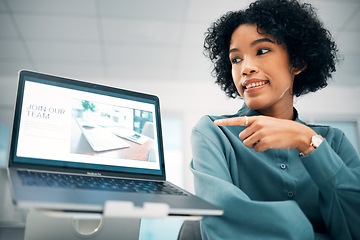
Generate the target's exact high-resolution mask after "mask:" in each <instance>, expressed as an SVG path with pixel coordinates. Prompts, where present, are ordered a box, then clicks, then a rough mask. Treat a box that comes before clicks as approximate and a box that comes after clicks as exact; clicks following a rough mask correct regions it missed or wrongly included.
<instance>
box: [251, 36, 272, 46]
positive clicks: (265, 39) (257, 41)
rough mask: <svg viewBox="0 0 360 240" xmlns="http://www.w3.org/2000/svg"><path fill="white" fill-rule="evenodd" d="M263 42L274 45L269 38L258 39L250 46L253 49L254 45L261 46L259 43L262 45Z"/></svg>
mask: <svg viewBox="0 0 360 240" xmlns="http://www.w3.org/2000/svg"><path fill="white" fill-rule="evenodd" d="M262 42H270V43H274V41H272V40H271V39H269V38H260V39H257V40H255V41H253V42H252V43H251V44H250V46H251V47H252V46H254V45H256V44H259V43H262Z"/></svg>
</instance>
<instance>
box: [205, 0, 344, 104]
mask: <svg viewBox="0 0 360 240" xmlns="http://www.w3.org/2000/svg"><path fill="white" fill-rule="evenodd" d="M242 24H256V26H257V28H258V32H259V33H260V29H261V32H264V31H265V32H266V33H268V34H270V35H272V36H273V37H275V39H277V42H278V43H279V44H280V43H284V44H285V45H286V47H287V51H288V54H289V61H290V63H291V64H292V65H293V67H295V68H299V69H301V68H303V67H305V66H306V68H305V70H304V71H302V72H301V73H300V74H298V75H296V76H295V79H294V83H293V92H292V94H293V95H295V96H297V97H299V96H301V95H304V94H306V93H309V92H315V91H317V90H319V89H322V88H324V87H326V86H327V85H328V83H327V81H328V79H329V78H331V75H332V73H333V72H335V70H336V68H335V64H336V62H337V61H338V58H337V46H336V44H335V42H334V41H333V40H332V36H331V34H330V32H329V31H327V30H326V29H325V28H324V27H323V24H322V23H321V22H320V21H319V19H318V18H317V14H316V13H315V12H314V10H313V8H312V7H311V5H310V4H306V3H304V4H301V3H299V2H298V1H296V0H259V1H256V2H254V3H252V4H250V6H249V8H248V9H246V10H240V11H236V12H228V13H226V14H225V15H223V16H222V17H221V18H220V19H218V20H217V21H216V22H214V23H213V24H212V25H211V27H210V28H208V30H207V32H206V37H205V41H204V54H205V56H207V57H209V58H210V60H211V61H212V62H213V63H214V69H213V71H212V74H213V76H214V77H215V78H216V81H215V83H217V84H219V85H220V86H221V89H222V90H224V91H225V93H226V95H228V96H229V97H232V98H236V97H237V96H239V93H238V92H237V89H236V87H235V85H234V83H233V79H232V75H231V63H230V60H229V46H230V40H231V36H232V34H233V32H234V31H235V29H236V28H237V27H238V26H240V25H242Z"/></svg>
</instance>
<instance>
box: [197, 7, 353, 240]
mask: <svg viewBox="0 0 360 240" xmlns="http://www.w3.org/2000/svg"><path fill="white" fill-rule="evenodd" d="M204 46H205V52H206V53H207V55H208V56H209V58H210V59H211V60H212V61H213V62H214V73H215V76H216V82H217V83H218V84H219V85H220V86H221V88H222V89H223V90H224V91H225V93H226V94H227V95H228V96H230V97H237V96H240V97H241V98H242V99H243V100H244V102H245V103H244V105H243V107H242V108H241V109H240V110H239V111H238V112H237V113H236V114H234V115H227V116H204V117H203V118H201V119H200V121H199V122H198V123H197V125H196V126H195V127H194V129H193V132H192V149H193V160H192V163H191V169H192V172H193V174H194V179H195V192H196V194H197V195H199V196H201V197H202V198H204V199H206V200H208V201H209V202H211V203H213V204H214V205H217V206H219V207H222V208H223V209H224V215H223V216H221V217H204V218H203V220H202V222H201V234H202V237H203V239H314V238H315V239H360V230H359V229H360V228H359V226H360V159H359V156H358V154H357V152H356V151H355V149H354V148H353V146H352V145H351V143H350V142H349V140H348V139H347V138H346V136H345V135H344V134H343V133H342V132H341V131H340V130H338V129H334V128H331V127H327V126H317V125H310V124H306V123H304V122H303V121H301V120H300V119H299V117H298V113H297V111H296V109H294V107H293V99H294V97H295V96H296V97H298V96H301V95H304V94H306V93H309V92H315V91H317V90H319V89H321V88H323V87H325V86H326V85H327V80H328V78H329V77H331V73H332V72H334V71H335V63H336V61H337V57H336V53H337V49H336V45H335V43H334V42H333V40H332V39H331V35H330V33H329V32H328V31H327V30H325V29H324V28H323V26H322V24H321V23H320V22H319V20H318V19H317V17H316V14H315V13H314V11H313V10H312V8H311V6H310V5H308V4H301V3H299V2H297V1H295V0H260V1H257V2H255V3H252V4H251V5H250V6H249V8H248V9H246V10H245V11H238V12H229V13H227V14H226V15H224V16H222V17H221V18H220V19H219V20H218V21H217V22H215V23H214V24H213V25H212V27H210V28H209V29H208V32H207V36H206V39H205V45H204Z"/></svg>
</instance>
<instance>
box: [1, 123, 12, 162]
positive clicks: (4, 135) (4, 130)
mask: <svg viewBox="0 0 360 240" xmlns="http://www.w3.org/2000/svg"><path fill="white" fill-rule="evenodd" d="M9 138H10V129H9V128H8V126H6V125H5V124H3V123H0V168H5V167H6V163H7V156H8V154H7V152H8V146H9V140H10V139H9Z"/></svg>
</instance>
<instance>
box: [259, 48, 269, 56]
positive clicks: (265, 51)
mask: <svg viewBox="0 0 360 240" xmlns="http://www.w3.org/2000/svg"><path fill="white" fill-rule="evenodd" d="M267 52H270V50H269V49H260V50H259V51H258V52H257V55H262V54H265V53H267Z"/></svg>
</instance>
